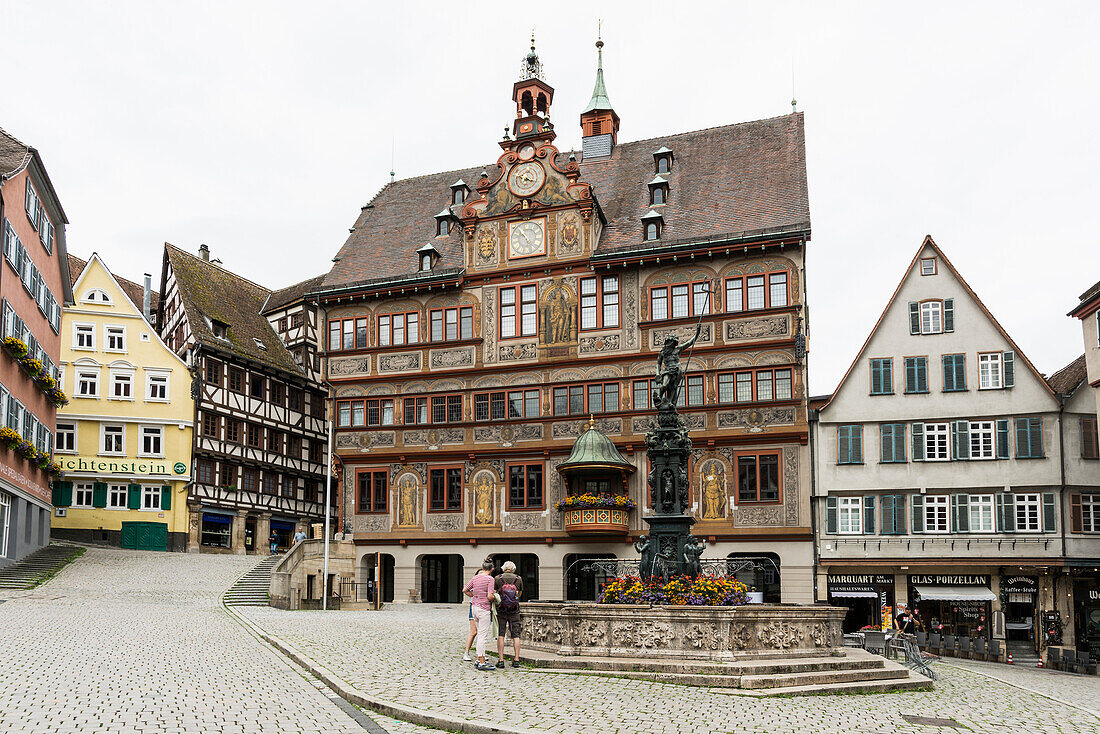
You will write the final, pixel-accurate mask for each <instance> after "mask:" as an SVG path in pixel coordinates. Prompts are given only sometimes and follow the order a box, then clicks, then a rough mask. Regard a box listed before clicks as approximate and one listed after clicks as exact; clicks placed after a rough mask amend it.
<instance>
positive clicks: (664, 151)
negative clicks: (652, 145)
mask: <svg viewBox="0 0 1100 734" xmlns="http://www.w3.org/2000/svg"><path fill="white" fill-rule="evenodd" d="M672 161H673V157H672V151H671V150H669V149H668V148H666V147H665V146H663V145H662V146H661V147H660V148H658V149H657V150H655V151H653V170H654V172H655V173H656V174H657V175H658V176H667V175H668V174H669V173H671V172H672Z"/></svg>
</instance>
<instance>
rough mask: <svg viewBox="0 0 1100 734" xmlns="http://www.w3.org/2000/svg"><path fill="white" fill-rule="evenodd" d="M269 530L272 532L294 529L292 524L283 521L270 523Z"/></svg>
mask: <svg viewBox="0 0 1100 734" xmlns="http://www.w3.org/2000/svg"><path fill="white" fill-rule="evenodd" d="M271 529H272V530H293V529H294V523H292V522H284V521H283V520H272V521H271Z"/></svg>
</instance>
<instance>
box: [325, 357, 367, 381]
mask: <svg viewBox="0 0 1100 734" xmlns="http://www.w3.org/2000/svg"><path fill="white" fill-rule="evenodd" d="M328 373H329V375H331V376H332V377H346V376H348V375H369V374H370V357H345V358H344V359H329V361H328Z"/></svg>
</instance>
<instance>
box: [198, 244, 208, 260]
mask: <svg viewBox="0 0 1100 734" xmlns="http://www.w3.org/2000/svg"><path fill="white" fill-rule="evenodd" d="M199 257H201V258H202V259H203V260H206V261H207V262H210V248H209V247H207V246H206V244H205V243H204V244H201V245H199Z"/></svg>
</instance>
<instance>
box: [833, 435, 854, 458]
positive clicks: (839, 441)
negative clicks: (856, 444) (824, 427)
mask: <svg viewBox="0 0 1100 734" xmlns="http://www.w3.org/2000/svg"><path fill="white" fill-rule="evenodd" d="M851 451H852V439H851V436H849V435H848V426H837V428H836V463H838V464H848V463H850V462H851Z"/></svg>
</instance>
